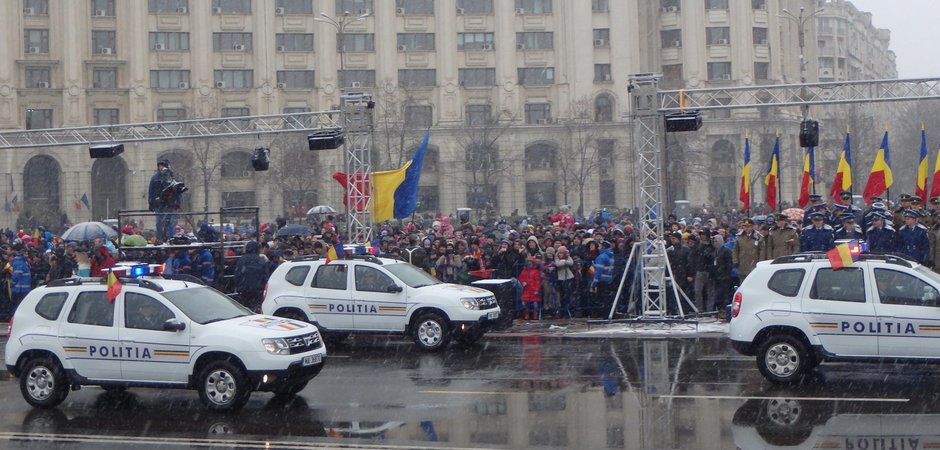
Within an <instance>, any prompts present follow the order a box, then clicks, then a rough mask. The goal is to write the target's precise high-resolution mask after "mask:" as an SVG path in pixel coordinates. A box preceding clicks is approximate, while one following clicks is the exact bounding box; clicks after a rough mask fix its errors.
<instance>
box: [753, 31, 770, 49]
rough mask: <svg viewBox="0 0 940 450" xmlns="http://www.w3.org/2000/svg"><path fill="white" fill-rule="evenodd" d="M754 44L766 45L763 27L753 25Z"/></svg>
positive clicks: (765, 33)
mask: <svg viewBox="0 0 940 450" xmlns="http://www.w3.org/2000/svg"><path fill="white" fill-rule="evenodd" d="M753 30H754V31H753V34H754V44H758V45H766V44H767V29H766V28H764V27H754V28H753Z"/></svg>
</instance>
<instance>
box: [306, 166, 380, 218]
mask: <svg viewBox="0 0 940 450" xmlns="http://www.w3.org/2000/svg"><path fill="white" fill-rule="evenodd" d="M333 179H334V180H336V181H337V182H338V183H339V184H341V185H342V186H343V204H344V205H346V206H348V207H349V209H352V210H355V211H359V212H362V211H365V210H366V205H367V204H368V203H369V174H367V173H356V174H353V175H349V174H347V173H343V172H334V173H333ZM349 183H355V186H356V189H358V190H359V192H361V193H363V198H359V199H356V201H355V203H353V204H350V202H349V199H348V198H347V195H348V194H349ZM298 212H299V211H298Z"/></svg>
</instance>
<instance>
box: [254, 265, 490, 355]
mask: <svg viewBox="0 0 940 450" xmlns="http://www.w3.org/2000/svg"><path fill="white" fill-rule="evenodd" d="M261 310H262V312H264V313H265V314H269V315H274V316H278V317H285V318H290V319H294V320H303V321H308V322H311V323H314V324H316V325H317V327H319V328H320V330H321V331H322V332H323V333H324V334H326V335H328V336H329V335H334V336H343V335H346V334H348V333H391V334H405V335H409V334H410V335H411V336H413V337H414V340H415V343H416V344H417V346H418V347H420V348H421V349H424V350H429V351H432V350H440V349H443V348H445V347H446V346H447V344H448V343H449V341H450V339H451V338H453V339H455V340H457V341H458V342H462V343H472V342H475V341H477V340H478V339H480V338H481V337H482V336H483V334H484V333H485V332H486V330H487V329H488V328H489V327H490V326H491V325H493V324H494V323H495V322H496V319H498V318H499V314H500V311H499V306H498V305H497V303H496V298H495V297H494V296H493V294H492V293H491V292H490V291H487V290H484V289H479V288H474V287H469V286H460V285H456V284H445V283H441V282H440V281H438V280H436V279H435V278H433V277H431V276H430V275H428V274H427V273H426V272H424V271H423V270H421V269H419V268H417V267H415V266H413V265H411V264H408V263H406V262H404V261H399V260H396V259H390V258H377V257H374V256H370V255H356V256H350V257H347V259H343V260H337V261H331V262H329V264H327V262H326V260H324V259H319V258H316V257H311V258H301V259H295V260H292V261H289V262H286V263H284V264H281V265H280V266H278V268H277V270H275V271H274V273H272V274H271V277H270V278H269V279H268V285H267V288H266V290H265V295H264V302H263V303H262V304H261Z"/></svg>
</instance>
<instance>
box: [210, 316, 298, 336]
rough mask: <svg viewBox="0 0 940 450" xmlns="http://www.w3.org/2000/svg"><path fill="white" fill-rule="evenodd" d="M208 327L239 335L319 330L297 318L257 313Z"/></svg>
mask: <svg viewBox="0 0 940 450" xmlns="http://www.w3.org/2000/svg"><path fill="white" fill-rule="evenodd" d="M204 326H205V327H208V328H210V329H211V328H217V329H223V328H224V329H225V330H226V331H227V332H229V333H236V334H238V335H251V336H260V337H285V336H296V335H301V334H308V333H313V332H314V331H317V327H315V326H313V325H311V324H309V323H306V322H300V321H297V320H291V319H285V318H283V317H273V316H266V315H262V314H255V315H253V316H246V317H236V318H234V319H229V320H222V321H219V322H213V323H210V324H207V325H204Z"/></svg>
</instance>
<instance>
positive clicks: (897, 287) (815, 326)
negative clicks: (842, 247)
mask: <svg viewBox="0 0 940 450" xmlns="http://www.w3.org/2000/svg"><path fill="white" fill-rule="evenodd" d="M852 251H853V252H859V249H858V248H854V249H852ZM731 316H732V319H731V326H730V330H729V334H730V338H731V341H732V344H733V346H734V348H735V349H736V350H738V351H739V352H740V353H742V354H745V355H749V356H756V357H757V366H758V368H759V369H760V372H761V373H762V374H763V375H764V377H766V378H767V379H769V380H771V381H773V382H777V383H788V382H792V381H796V380H798V379H800V378H801V377H802V376H803V375H805V374H806V373H807V372H808V371H810V370H812V369H813V368H814V367H816V366H817V365H818V364H819V363H821V362H823V361H876V360H889V361H900V360H921V361H927V360H934V361H940V276H938V275H937V274H935V273H933V272H932V271H931V270H930V269H928V268H926V267H924V266H922V265H920V264H918V263H916V262H913V261H909V260H907V259H904V258H901V257H898V256H892V255H869V254H861V255H860V256H859V260H858V261H857V262H855V263H854V264H851V265H849V266H847V267H844V268H841V269H838V270H834V269H833V268H832V266H831V265H830V262H829V260H828V259H827V257H826V255H825V254H822V253H807V254H797V255H791V256H786V257H781V258H777V259H775V260H773V261H764V262H761V263H758V265H757V268H756V269H755V270H754V271H753V272H751V274H750V275H748V277H747V278H746V279H745V280H744V282H743V283H742V284H741V287H740V288H738V290H737V292H736V293H735V295H734V302H733V303H732V312H731Z"/></svg>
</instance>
